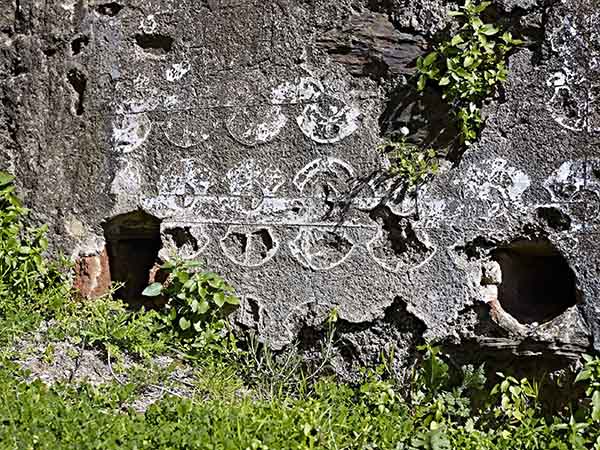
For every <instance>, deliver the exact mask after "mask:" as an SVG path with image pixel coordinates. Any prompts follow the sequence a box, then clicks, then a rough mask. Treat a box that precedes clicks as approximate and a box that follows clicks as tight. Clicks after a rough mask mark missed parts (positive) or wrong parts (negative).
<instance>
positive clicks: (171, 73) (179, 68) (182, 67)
mask: <svg viewBox="0 0 600 450" xmlns="http://www.w3.org/2000/svg"><path fill="white" fill-rule="evenodd" d="M191 69H192V66H191V64H190V62H189V61H183V62H181V63H175V64H173V65H172V66H171V67H169V68H168V69H167V70H166V71H165V78H166V80H167V81H170V82H175V81H179V80H181V79H182V78H183V77H184V76H185V75H186V74H187V73H188V72H189V71H190V70H191Z"/></svg>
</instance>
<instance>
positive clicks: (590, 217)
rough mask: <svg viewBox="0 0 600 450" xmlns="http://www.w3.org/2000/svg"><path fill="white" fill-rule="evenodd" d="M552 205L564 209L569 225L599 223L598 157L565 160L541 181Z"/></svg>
mask: <svg viewBox="0 0 600 450" xmlns="http://www.w3.org/2000/svg"><path fill="white" fill-rule="evenodd" d="M544 188H545V189H546V190H547V191H548V193H549V194H550V197H551V199H552V202H554V203H553V204H550V205H544V206H554V207H557V208H561V209H566V211H567V213H568V214H569V217H571V218H572V220H573V223H572V229H573V230H574V231H578V230H580V229H582V228H583V226H584V224H587V225H590V226H596V225H600V159H598V158H596V159H589V160H584V159H580V160H575V161H566V162H564V163H563V164H562V165H561V166H560V167H559V168H558V169H556V170H555V171H554V172H553V173H552V175H551V176H550V177H549V178H548V179H547V180H546V181H545V182H544Z"/></svg>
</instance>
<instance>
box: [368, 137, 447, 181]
mask: <svg viewBox="0 0 600 450" xmlns="http://www.w3.org/2000/svg"><path fill="white" fill-rule="evenodd" d="M402 131H403V133H402V137H401V138H400V139H399V140H395V141H394V140H387V141H385V142H384V143H383V144H381V145H380V146H379V151H380V152H382V153H384V154H385V155H386V156H387V157H388V159H389V161H390V167H389V168H388V173H389V174H390V175H391V176H397V177H399V178H402V179H403V180H405V182H406V183H407V185H408V186H418V185H419V184H421V183H423V182H425V181H427V179H428V178H429V177H430V176H431V175H433V174H435V173H436V172H437V171H438V168H439V166H438V160H437V153H436V151H435V150H434V149H432V148H427V149H421V148H420V147H419V146H418V145H416V144H412V143H409V142H407V141H406V136H407V134H408V131H407V130H405V129H404V128H403V130H402Z"/></svg>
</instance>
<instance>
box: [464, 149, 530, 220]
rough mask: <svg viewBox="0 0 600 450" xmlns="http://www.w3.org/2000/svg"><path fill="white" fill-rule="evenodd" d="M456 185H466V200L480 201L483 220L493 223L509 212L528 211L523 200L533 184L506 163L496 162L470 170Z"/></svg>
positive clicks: (480, 213)
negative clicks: (495, 219)
mask: <svg viewBox="0 0 600 450" xmlns="http://www.w3.org/2000/svg"><path fill="white" fill-rule="evenodd" d="M454 184H461V185H463V189H464V195H465V197H467V198H472V199H478V200H479V202H478V203H481V204H483V208H482V209H478V211H477V214H478V218H479V219H492V218H496V217H498V216H500V215H503V214H506V213H508V212H509V211H521V210H524V209H526V208H525V205H524V204H523V201H522V196H523V194H524V193H525V191H526V190H527V189H528V188H529V186H530V185H531V180H530V178H529V176H528V175H527V174H526V173H525V172H523V171H521V170H519V169H517V168H515V167H512V166H510V165H509V164H508V161H506V160H505V159H502V158H496V159H489V160H485V161H482V162H481V163H479V164H477V165H473V166H470V167H469V168H468V169H467V171H466V173H465V174H464V175H462V176H461V177H459V178H457V179H455V180H454Z"/></svg>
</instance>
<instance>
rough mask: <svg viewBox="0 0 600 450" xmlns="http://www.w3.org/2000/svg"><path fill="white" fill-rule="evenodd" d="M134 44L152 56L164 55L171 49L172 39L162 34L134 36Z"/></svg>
mask: <svg viewBox="0 0 600 450" xmlns="http://www.w3.org/2000/svg"><path fill="white" fill-rule="evenodd" d="M135 43H136V44H137V45H138V46H139V47H140V48H142V49H143V50H144V51H145V52H148V53H152V54H154V55H165V54H167V53H169V52H170V51H171V50H172V49H173V38H172V37H170V36H166V35H163V34H136V35H135Z"/></svg>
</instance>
